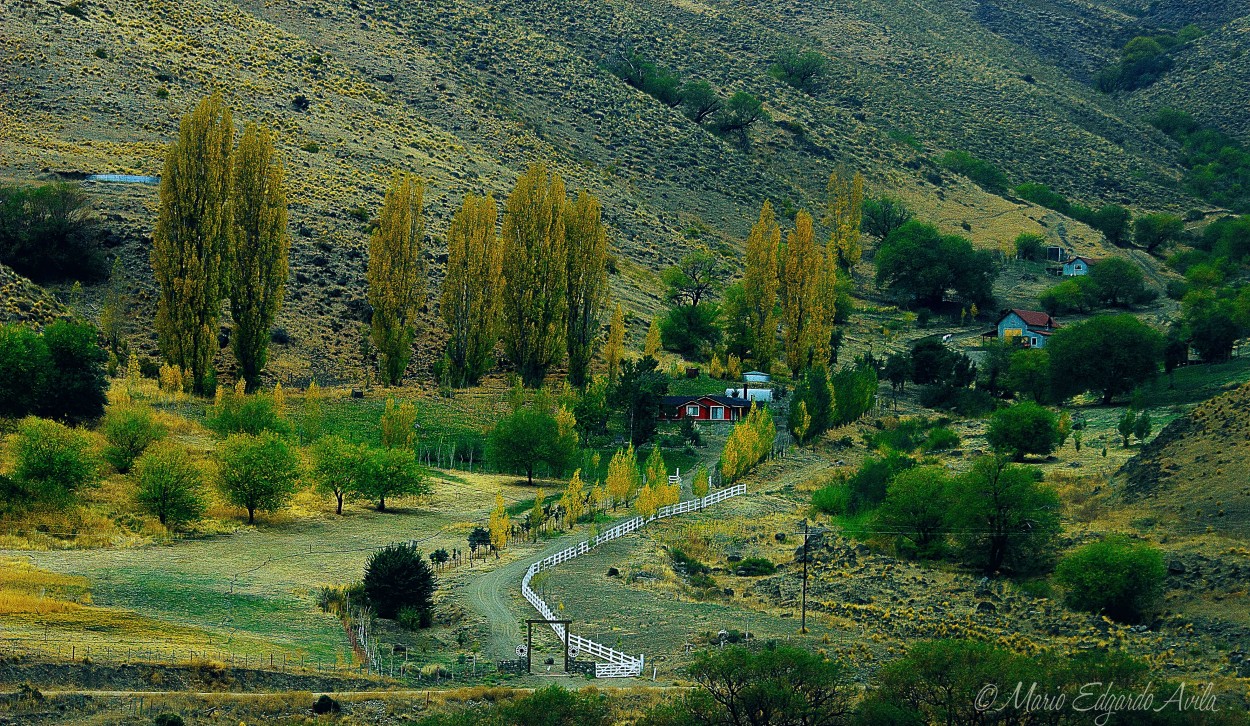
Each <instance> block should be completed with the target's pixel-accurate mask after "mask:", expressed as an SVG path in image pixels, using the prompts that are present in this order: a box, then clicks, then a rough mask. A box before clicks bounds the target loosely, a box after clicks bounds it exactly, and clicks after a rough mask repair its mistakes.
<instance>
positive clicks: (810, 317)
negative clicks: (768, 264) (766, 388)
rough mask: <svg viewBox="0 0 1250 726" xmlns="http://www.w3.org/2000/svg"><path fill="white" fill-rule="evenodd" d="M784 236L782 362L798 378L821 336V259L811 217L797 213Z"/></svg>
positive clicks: (822, 258)
mask: <svg viewBox="0 0 1250 726" xmlns="http://www.w3.org/2000/svg"><path fill="white" fill-rule="evenodd" d="M794 225H795V226H794V230H793V231H791V232H790V234H789V235H788V236H787V237H786V260H785V265H786V266H785V276H784V279H783V284H782V286H781V292H782V320H783V322H784V323H785V344H786V362H787V363H788V364H789V366H790V370H791V371H793V372H794V375H795V376H798V375H800V374H801V373H802V372H803V370H804V369H805V368H807V366H808V365H810V364H811V360H812V358H813V355H814V351H815V349H816V347H817V345H818V343H817V338H818V337H819V336H820V334H821V330H820V328H822V327H823V326H821V325H820V324H819V320H820V317H821V314H822V313H821V286H822V281H823V279H824V275H825V260H824V255H823V254H821V250H820V248H819V247H817V246H816V238H815V234H814V232H813V229H812V215H810V214H808V213H807V212H805V211H800V212H799V213H798V216H797V217H795V220H794Z"/></svg>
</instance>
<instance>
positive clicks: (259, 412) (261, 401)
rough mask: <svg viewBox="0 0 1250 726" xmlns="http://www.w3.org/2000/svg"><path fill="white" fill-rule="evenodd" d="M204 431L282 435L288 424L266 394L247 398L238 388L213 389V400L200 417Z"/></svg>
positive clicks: (287, 429) (225, 434) (226, 434)
mask: <svg viewBox="0 0 1250 726" xmlns="http://www.w3.org/2000/svg"><path fill="white" fill-rule="evenodd" d="M204 424H205V425H206V426H208V428H210V429H212V430H213V431H215V432H217V433H218V434H220V435H222V436H229V435H230V434H251V435H253V436H255V435H257V434H260V433H261V432H262V431H273V432H274V433H278V434H286V433H288V432H290V430H291V424H290V422H288V421H287V420H286V419H284V418H283V417H282V416H281V415H280V414H279V412H278V409H277V407H276V406H275V405H274V397H273V396H272V395H270V394H268V393H255V394H252V395H250V396H249V395H247V394H245V393H243V389H242V387H241V386H240V387H239V388H238V389H237V390H235V389H232V390H229V391H226V390H225V389H224V388H218V389H217V398H216V400H215V402H214V403H213V405H212V406H209V408H208V411H207V412H206V415H205V418H204Z"/></svg>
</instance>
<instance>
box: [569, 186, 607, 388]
mask: <svg viewBox="0 0 1250 726" xmlns="http://www.w3.org/2000/svg"><path fill="white" fill-rule="evenodd" d="M564 236H565V241H566V246H567V248H568V266H567V275H568V293H567V295H568V325H567V326H566V330H565V336H564V338H565V344H566V348H567V350H568V355H569V382H570V383H572V384H573V385H574V386H577V388H579V389H584V388H585V387H586V382H587V381H588V380H590V360H591V358H593V357H594V354H595V338H596V337H597V336H598V335H599V328H600V327H601V326H602V324H603V309H604V306H605V305H607V301H608V236H607V233H606V232H605V231H604V228H603V217H602V210H601V209H600V206H599V200H598V199H596V198H595V196H594V195H593V194H591V193H590V192H587V191H581V192H579V193H578V195H577V199H576V200H575V201H574V202H572V203H570V204H566V205H565V207H564Z"/></svg>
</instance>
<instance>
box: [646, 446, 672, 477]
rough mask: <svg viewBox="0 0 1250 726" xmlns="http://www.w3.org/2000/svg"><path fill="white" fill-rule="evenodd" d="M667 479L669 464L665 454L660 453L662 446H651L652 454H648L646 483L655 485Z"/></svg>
mask: <svg viewBox="0 0 1250 726" xmlns="http://www.w3.org/2000/svg"><path fill="white" fill-rule="evenodd" d="M667 481H668V466H667V465H665V463H664V455H663V454H661V453H660V447H658V446H654V447H652V448H651V454H650V455H648V456H647V462H646V478H645V479H644V483H646V484H649V485H651V486H655V485H656V484H657V483H663V482H667Z"/></svg>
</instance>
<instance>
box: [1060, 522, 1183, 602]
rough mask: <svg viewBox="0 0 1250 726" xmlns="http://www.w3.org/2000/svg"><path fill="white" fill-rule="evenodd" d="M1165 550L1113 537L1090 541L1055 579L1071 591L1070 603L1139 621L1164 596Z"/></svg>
mask: <svg viewBox="0 0 1250 726" xmlns="http://www.w3.org/2000/svg"><path fill="white" fill-rule="evenodd" d="M1166 578H1167V569H1166V567H1165V566H1164V564H1163V555H1162V554H1160V553H1159V551H1158V550H1156V549H1155V548H1153V547H1151V546H1149V545H1147V544H1144V543H1133V542H1131V541H1129V540H1128V539H1127V538H1125V537H1120V536H1112V537H1107V538H1105V539H1103V540H1102V541H1100V542H1095V543H1093V544H1089V545H1086V546H1084V547H1082V548H1081V549H1079V550H1077V551H1076V552H1073V553H1072V554H1070V555H1068V556H1067V557H1065V558H1063V560H1062V561H1061V562H1060V563H1059V567H1058V568H1057V569H1056V571H1055V579H1056V580H1058V581H1059V584H1061V585H1063V587H1064V588H1065V589H1066V590H1067V594H1066V595H1065V597H1064V600H1065V602H1066V603H1067V604H1068V606H1069V607H1072V608H1075V609H1077V610H1085V611H1088V612H1092V613H1104V614H1106V615H1107V616H1108V617H1110V618H1113V619H1115V620H1119V621H1121V622H1127V623H1136V622H1139V621H1140V620H1142V618H1144V617H1146V616H1147V615H1149V614H1150V613H1151V611H1152V610H1153V609H1154V607H1155V606H1156V605H1157V604H1158V602H1159V599H1160V598H1161V597H1162V595H1163V589H1164V584H1165V580H1166Z"/></svg>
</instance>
